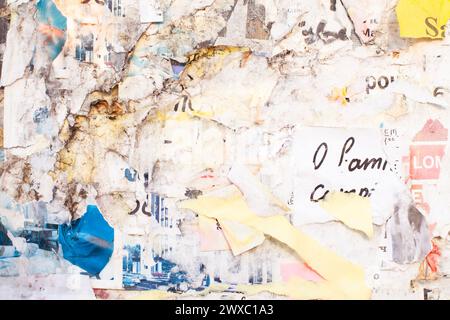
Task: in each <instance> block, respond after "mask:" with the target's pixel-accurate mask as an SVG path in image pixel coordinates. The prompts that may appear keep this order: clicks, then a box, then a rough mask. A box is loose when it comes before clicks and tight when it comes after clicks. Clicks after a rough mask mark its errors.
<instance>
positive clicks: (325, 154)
mask: <svg viewBox="0 0 450 320" xmlns="http://www.w3.org/2000/svg"><path fill="white" fill-rule="evenodd" d="M322 147H325V151H324V153H323V155H322V159H321V160H320V162H319V164H317V163H316V158H317V154H318V153H319V150H320V149H321V148H322ZM327 153H328V145H327V144H326V143H325V142H322V143H321V144H320V146H319V147H318V148H317V150H316V152H314V157H313V163H314V170H317V169H319V168H320V166H321V165H322V163H323V161H324V160H325V157H326V156H327Z"/></svg>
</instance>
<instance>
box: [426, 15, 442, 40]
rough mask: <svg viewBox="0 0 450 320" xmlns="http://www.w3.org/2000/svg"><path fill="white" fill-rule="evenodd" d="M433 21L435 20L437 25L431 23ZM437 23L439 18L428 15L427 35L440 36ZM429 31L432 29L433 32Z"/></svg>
mask: <svg viewBox="0 0 450 320" xmlns="http://www.w3.org/2000/svg"><path fill="white" fill-rule="evenodd" d="M431 21H434V23H435V25H433V24H432V23H431ZM437 23H438V20H437V18H433V17H428V18H426V19H425V24H426V25H427V30H426V32H427V35H429V36H430V37H437V36H438V34H439V30H438V28H437ZM430 29H431V30H430ZM429 31H432V32H433V33H430V32H429Z"/></svg>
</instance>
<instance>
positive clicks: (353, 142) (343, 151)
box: [338, 137, 355, 167]
mask: <svg viewBox="0 0 450 320" xmlns="http://www.w3.org/2000/svg"><path fill="white" fill-rule="evenodd" d="M349 142H350V145H349V146H348V147H347V144H348V143H349ZM354 144H355V138H353V137H350V138H348V139H347V141H345V143H344V147H343V148H342V152H341V159H340V160H339V164H338V167H340V166H341V165H342V161H343V160H344V155H345V154H346V153H348V152H349V151H350V150H351V148H353V145H354Z"/></svg>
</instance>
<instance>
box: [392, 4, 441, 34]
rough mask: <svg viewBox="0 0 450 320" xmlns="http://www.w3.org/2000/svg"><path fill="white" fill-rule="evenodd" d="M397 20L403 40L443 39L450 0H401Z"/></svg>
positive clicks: (398, 5)
mask: <svg viewBox="0 0 450 320" xmlns="http://www.w3.org/2000/svg"><path fill="white" fill-rule="evenodd" d="M397 19H398V23H399V25H400V36H401V37H403V38H431V39H443V38H444V37H445V31H446V25H447V22H448V20H449V19H450V0H399V2H398V4H397Z"/></svg>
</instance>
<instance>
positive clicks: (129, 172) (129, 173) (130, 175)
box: [125, 168, 137, 182]
mask: <svg viewBox="0 0 450 320" xmlns="http://www.w3.org/2000/svg"><path fill="white" fill-rule="evenodd" d="M136 176H137V171H136V170H134V169H128V168H126V169H125V178H127V179H128V181H130V182H134V181H136Z"/></svg>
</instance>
